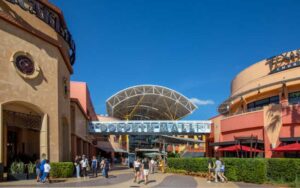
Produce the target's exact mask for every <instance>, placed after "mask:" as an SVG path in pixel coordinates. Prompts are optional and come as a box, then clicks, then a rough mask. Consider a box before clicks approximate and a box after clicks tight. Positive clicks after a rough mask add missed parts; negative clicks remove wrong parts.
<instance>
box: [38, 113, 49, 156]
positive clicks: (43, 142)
mask: <svg viewBox="0 0 300 188" xmlns="http://www.w3.org/2000/svg"><path fill="white" fill-rule="evenodd" d="M48 145H49V144H48V114H44V116H43V118H42V126H41V131H40V157H41V158H42V154H46V157H47V159H49V152H48Z"/></svg>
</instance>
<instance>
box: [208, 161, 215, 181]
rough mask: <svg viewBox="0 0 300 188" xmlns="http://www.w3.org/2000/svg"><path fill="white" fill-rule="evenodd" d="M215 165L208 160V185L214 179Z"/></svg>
mask: <svg viewBox="0 0 300 188" xmlns="http://www.w3.org/2000/svg"><path fill="white" fill-rule="evenodd" d="M214 171H215V163H214V162H213V160H212V159H211V158H209V159H208V173H207V182H208V183H210V182H211V181H212V180H213V179H214Z"/></svg>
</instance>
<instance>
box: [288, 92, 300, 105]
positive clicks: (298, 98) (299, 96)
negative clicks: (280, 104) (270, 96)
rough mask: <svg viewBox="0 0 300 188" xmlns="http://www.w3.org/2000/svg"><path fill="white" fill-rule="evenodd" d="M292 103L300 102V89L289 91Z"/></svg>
mask: <svg viewBox="0 0 300 188" xmlns="http://www.w3.org/2000/svg"><path fill="white" fill-rule="evenodd" d="M289 103H290V104H300V91H297V92H293V93H289Z"/></svg>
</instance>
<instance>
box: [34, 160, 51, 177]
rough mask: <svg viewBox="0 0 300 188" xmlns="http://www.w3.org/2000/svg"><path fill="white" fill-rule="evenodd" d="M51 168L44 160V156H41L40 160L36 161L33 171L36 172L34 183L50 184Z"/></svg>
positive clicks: (47, 161)
mask: <svg viewBox="0 0 300 188" xmlns="http://www.w3.org/2000/svg"><path fill="white" fill-rule="evenodd" d="M50 170H51V166H50V163H49V160H47V159H46V155H45V154H43V155H42V160H40V159H38V160H36V162H35V171H36V181H37V182H41V183H45V182H46V181H48V182H50V179H49V174H50Z"/></svg>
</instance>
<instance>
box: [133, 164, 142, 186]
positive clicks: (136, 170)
mask: <svg viewBox="0 0 300 188" xmlns="http://www.w3.org/2000/svg"><path fill="white" fill-rule="evenodd" d="M140 168H141V162H140V159H136V160H135V161H134V162H133V169H134V181H133V182H136V180H138V182H140Z"/></svg>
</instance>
